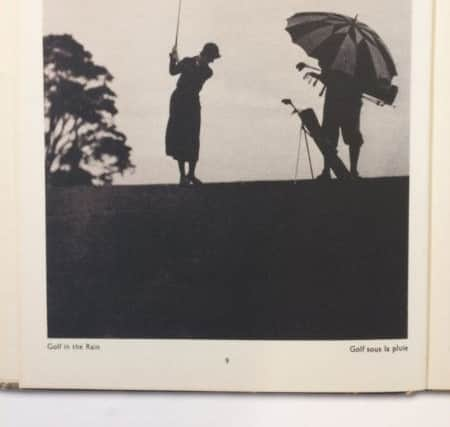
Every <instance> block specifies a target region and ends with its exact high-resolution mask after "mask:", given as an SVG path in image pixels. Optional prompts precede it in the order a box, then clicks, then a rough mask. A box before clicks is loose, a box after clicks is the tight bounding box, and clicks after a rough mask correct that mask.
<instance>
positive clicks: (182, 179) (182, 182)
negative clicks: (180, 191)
mask: <svg viewBox="0 0 450 427" xmlns="http://www.w3.org/2000/svg"><path fill="white" fill-rule="evenodd" d="M189 184H190V180H189V178H188V177H187V176H182V177H180V185H181V186H182V187H187V186H188V185H189Z"/></svg>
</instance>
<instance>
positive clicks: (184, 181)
mask: <svg viewBox="0 0 450 427" xmlns="http://www.w3.org/2000/svg"><path fill="white" fill-rule="evenodd" d="M178 170H179V171H180V185H187V184H189V179H188V177H187V175H186V165H185V162H184V160H178Z"/></svg>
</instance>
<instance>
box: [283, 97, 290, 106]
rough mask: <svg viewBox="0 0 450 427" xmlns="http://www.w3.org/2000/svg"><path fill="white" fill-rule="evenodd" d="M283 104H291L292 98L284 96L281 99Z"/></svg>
mask: <svg viewBox="0 0 450 427" xmlns="http://www.w3.org/2000/svg"><path fill="white" fill-rule="evenodd" d="M281 102H282V103H283V104H284V105H292V100H291V99H289V98H284V99H282V100H281Z"/></svg>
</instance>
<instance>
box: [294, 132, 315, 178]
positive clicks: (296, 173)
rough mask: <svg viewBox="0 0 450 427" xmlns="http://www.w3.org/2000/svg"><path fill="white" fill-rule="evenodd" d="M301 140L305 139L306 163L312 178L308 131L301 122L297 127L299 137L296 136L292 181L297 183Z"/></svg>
mask: <svg viewBox="0 0 450 427" xmlns="http://www.w3.org/2000/svg"><path fill="white" fill-rule="evenodd" d="M302 141H305V146H306V153H307V155H308V163H309V170H310V172H311V178H312V179H314V178H315V177H314V170H313V166H312V160H311V151H310V149H309V132H308V129H306V127H305V125H304V124H303V123H302V124H301V125H300V129H299V137H298V150H297V163H296V165H295V175H294V183H297V180H298V172H299V168H300V152H301V147H302Z"/></svg>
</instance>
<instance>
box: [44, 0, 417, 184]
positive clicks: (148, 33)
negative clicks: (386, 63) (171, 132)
mask: <svg viewBox="0 0 450 427" xmlns="http://www.w3.org/2000/svg"><path fill="white" fill-rule="evenodd" d="M44 4H45V23H44V33H45V34H50V33H52V34H62V33H69V34H72V35H73V36H74V37H75V38H76V39H77V40H78V41H79V42H81V43H82V44H83V45H84V46H85V47H86V48H87V49H88V50H89V51H91V52H92V54H93V55H94V60H95V61H96V62H97V63H98V64H101V65H105V66H106V67H108V69H109V70H110V71H111V73H112V74H113V75H114V76H115V80H114V82H113V89H114V90H115V92H116V93H117V94H118V101H117V105H118V108H119V111H120V112H119V115H118V116H117V124H118V126H119V128H120V130H122V131H123V132H124V133H125V134H126V135H127V136H128V143H129V145H130V146H131V147H132V148H133V153H132V156H133V162H134V163H135V164H136V171H135V173H134V174H133V175H127V176H125V177H124V178H121V179H117V180H116V182H117V183H120V184H151V183H161V182H163V183H170V182H177V181H178V172H177V167H176V164H175V162H174V161H173V160H172V159H171V158H168V157H166V156H165V145H164V144H165V143H164V136H165V127H166V123H167V118H168V108H169V99H170V95H171V92H172V91H173V89H174V87H175V84H176V78H174V77H171V76H170V75H169V73H168V53H169V51H170V50H171V48H172V45H173V43H174V37H175V34H174V33H175V24H176V14H177V5H178V0H152V1H149V0H127V1H122V0H120V1H119V0H95V1H89V0H64V1H61V0H45V1H44ZM410 4H411V1H410V0H395V1H393V0H377V1H361V0H334V1H332V0H241V1H224V0H183V13H182V23H181V34H180V45H179V51H180V55H181V56H193V55H195V54H197V53H198V51H199V50H200V49H201V47H202V46H203V44H204V43H205V42H208V41H214V42H216V43H217V44H218V45H219V46H220V50H221V53H222V58H221V59H220V60H219V61H217V62H215V63H214V64H213V69H214V78H213V79H211V80H210V81H208V82H207V83H206V85H205V87H204V89H203V92H202V95H201V98H202V105H203V110H202V114H203V117H202V119H203V127H202V137H201V141H202V142H201V154H200V162H199V167H198V176H199V177H200V178H201V179H203V180H205V181H209V182H212V181H239V180H285V179H292V178H293V175H294V171H295V157H296V151H297V138H298V122H297V120H296V119H295V118H294V117H291V116H290V115H289V110H288V109H287V108H286V107H285V106H283V105H282V104H281V102H280V100H281V99H282V98H284V97H291V98H292V99H293V100H294V101H295V102H296V103H297V104H298V106H300V107H313V108H314V109H315V110H316V111H317V113H318V115H319V116H320V117H321V115H322V108H323V98H320V97H319V92H320V89H319V88H318V87H317V88H313V87H311V86H309V85H307V84H306V83H305V82H304V81H303V80H302V79H301V78H300V77H299V74H298V73H297V72H296V70H295V65H296V64H297V62H299V61H300V60H304V59H306V57H305V55H304V53H303V52H302V50H301V49H300V48H299V47H297V46H295V45H294V44H292V42H291V40H290V37H289V35H288V34H287V32H286V31H285V30H284V28H285V26H286V19H287V18H288V17H289V16H291V15H293V14H295V13H297V12H305V11H331V12H336V13H343V14H346V15H350V16H355V15H356V14H358V15H359V19H360V20H361V21H363V22H365V23H367V24H368V25H370V26H371V27H372V28H374V29H376V30H377V32H378V33H379V34H380V36H381V37H382V38H383V39H384V40H385V42H386V44H387V45H388V46H389V47H390V49H391V52H392V54H393V56H394V59H395V61H396V64H397V68H398V71H399V77H397V78H396V80H395V83H396V84H397V85H398V86H399V87H400V94H399V96H398V98H397V101H396V104H397V105H396V108H395V109H393V108H390V107H384V108H380V107H376V106H374V105H372V104H370V103H367V102H365V105H364V108H363V113H362V131H363V134H364V137H365V141H366V144H365V146H364V147H363V150H362V155H361V161H360V171H361V174H362V175H364V176H383V175H406V174H408V168H409V166H408V165H409V162H408V159H409V94H410V90H409V89H410V88H409V84H410V25H411V11H410V8H411V6H410ZM309 62H311V63H312V61H309ZM303 154H305V152H303ZM340 154H341V156H342V158H343V159H344V161H346V162H347V160H348V150H347V148H346V147H345V146H344V145H343V144H342V142H341V143H340ZM313 163H314V168H315V170H316V173H318V172H320V170H321V168H322V160H321V156H320V155H319V153H318V151H317V149H315V147H314V150H313ZM300 176H301V177H307V176H308V168H307V163H306V158H305V157H303V159H302V163H301V174H300Z"/></svg>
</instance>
